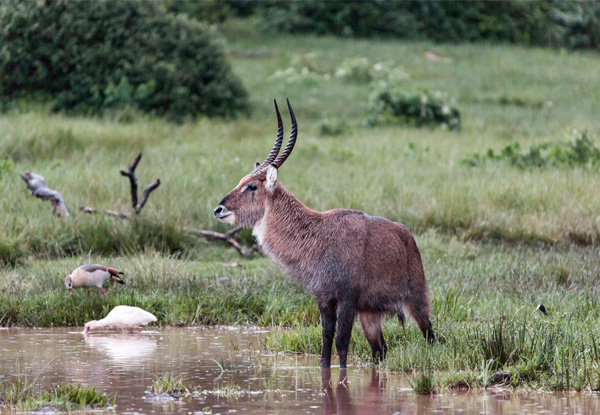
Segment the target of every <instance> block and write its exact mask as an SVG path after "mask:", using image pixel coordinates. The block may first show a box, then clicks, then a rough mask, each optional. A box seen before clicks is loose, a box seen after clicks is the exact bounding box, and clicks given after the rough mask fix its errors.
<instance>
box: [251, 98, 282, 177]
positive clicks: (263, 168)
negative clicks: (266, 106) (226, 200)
mask: <svg viewBox="0 0 600 415" xmlns="http://www.w3.org/2000/svg"><path fill="white" fill-rule="evenodd" d="M273 102H274V103H275V112H276V113H277V138H276V139H275V144H274V145H273V149H272V150H271V152H270V153H269V155H268V156H267V158H266V159H265V161H263V162H262V163H261V164H260V165H258V166H256V168H255V169H254V172H253V174H254V175H257V174H260V173H262V172H265V171H266V170H267V167H269V164H271V163H272V162H273V160H275V157H277V154H279V150H280V149H281V144H283V121H282V119H281V113H280V112H279V107H278V106H277V100H275V99H274V100H273Z"/></svg>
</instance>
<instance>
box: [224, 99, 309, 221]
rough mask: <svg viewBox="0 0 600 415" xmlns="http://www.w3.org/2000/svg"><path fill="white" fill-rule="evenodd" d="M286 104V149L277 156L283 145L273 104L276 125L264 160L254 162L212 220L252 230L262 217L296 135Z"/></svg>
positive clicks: (278, 114) (288, 102) (296, 131)
mask: <svg viewBox="0 0 600 415" xmlns="http://www.w3.org/2000/svg"><path fill="white" fill-rule="evenodd" d="M287 104H288V108H289V110H290V116H291V118H292V132H291V134H290V139H289V141H288V143H287V146H286V147H285V149H284V150H283V152H282V153H281V154H279V150H280V149H281V144H282V142H283V122H282V121H281V114H280V113H279V108H278V107H277V101H275V112H276V113H277V124H278V128H277V139H276V140H275V145H274V146H273V149H272V150H271V153H269V155H268V157H267V158H266V159H265V161H263V162H262V163H261V164H259V163H256V167H255V168H254V170H253V171H252V172H251V173H250V174H248V175H246V176H244V177H243V178H242V180H240V182H239V183H238V185H237V186H236V187H235V188H234V189H233V190H232V191H231V192H229V193H228V194H227V196H225V197H224V198H223V200H221V203H219V205H218V206H217V207H216V208H215V211H214V214H215V218H217V219H218V220H220V221H221V222H225V223H230V224H232V225H241V226H243V227H246V228H252V227H254V226H255V225H256V224H257V222H259V221H260V220H261V219H262V218H263V217H264V215H265V212H266V209H267V206H268V205H269V202H270V200H271V198H272V197H273V194H274V193H275V190H276V189H277V169H278V168H279V167H281V165H282V164H283V162H284V161H285V160H286V159H287V158H288V156H289V155H290V153H291V152H292V149H293V148H294V144H295V143H296V137H297V135H298V126H297V125H296V116H295V115H294V111H293V110H292V106H291V105H290V101H289V100H287ZM278 154H279V156H278Z"/></svg>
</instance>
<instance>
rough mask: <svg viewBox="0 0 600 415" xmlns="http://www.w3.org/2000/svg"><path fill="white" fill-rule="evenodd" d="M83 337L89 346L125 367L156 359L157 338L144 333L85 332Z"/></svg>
mask: <svg viewBox="0 0 600 415" xmlns="http://www.w3.org/2000/svg"><path fill="white" fill-rule="evenodd" d="M82 337H83V338H84V341H85V346H86V347H87V348H89V349H93V350H94V351H95V352H97V353H98V354H103V355H105V356H106V357H108V358H109V359H111V360H112V361H113V362H115V363H117V364H120V365H121V366H125V367H128V366H138V365H140V364H143V362H144V361H145V360H150V359H154V353H155V352H156V349H157V344H156V339H155V338H152V337H148V336H147V335H145V334H143V333H135V334H134V333H116V334H112V333H111V334H103V333H93V334H88V333H85V334H82ZM98 358H103V356H98Z"/></svg>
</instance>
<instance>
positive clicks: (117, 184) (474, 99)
mask: <svg viewBox="0 0 600 415" xmlns="http://www.w3.org/2000/svg"><path fill="white" fill-rule="evenodd" d="M223 32H224V34H225V38H226V42H227V43H226V44H227V49H228V54H229V56H230V59H231V62H232V66H233V69H234V71H235V72H236V73H237V74H238V75H239V76H240V77H241V78H242V80H243V82H244V84H245V85H246V87H247V88H248V90H249V93H250V100H251V103H252V107H253V113H252V116H251V117H250V118H244V119H238V120H209V119H199V120H194V121H192V120H190V121H188V122H185V123H183V124H180V125H177V124H170V123H167V122H165V121H163V120H159V119H154V118H152V117H147V116H141V115H139V114H136V113H134V112H132V111H129V110H125V111H123V112H122V113H118V114H114V115H113V116H112V117H111V116H107V117H106V118H104V119H89V118H81V117H69V116H65V115H57V114H50V113H48V111H46V110H45V109H44V107H43V106H42V105H37V104H32V103H20V105H18V106H15V108H14V109H13V110H11V111H9V112H7V113H4V114H0V194H2V197H0V211H1V212H2V213H3V215H2V217H1V218H0V234H1V235H2V237H1V238H0V265H1V268H0V277H1V278H0V295H1V300H0V325H4V326H7V325H20V326H52V325H54V326H63V325H69V326H70V325H73V326H81V325H83V323H84V322H85V321H87V320H89V319H92V318H98V317H100V316H102V315H103V314H104V313H106V312H107V311H108V310H109V309H110V308H112V307H113V306H115V305H117V304H129V305H138V306H142V307H144V308H145V309H148V310H149V311H152V312H154V313H155V314H156V315H157V317H158V319H159V322H160V323H161V324H244V323H252V324H261V325H275V326H285V327H292V330H287V329H285V330H284V329H281V330H278V331H277V332H276V333H275V334H274V335H273V336H272V338H271V339H270V341H269V342H268V345H267V347H270V348H272V349H274V350H286V351H294V352H311V353H316V352H317V351H318V349H319V348H320V328H319V326H318V322H319V316H318V311H317V309H316V306H315V304H314V302H313V300H312V298H311V297H310V296H309V295H308V294H307V293H306V292H305V291H304V290H303V289H302V287H300V286H299V285H298V284H296V283H295V282H294V281H293V280H292V279H291V278H290V277H289V276H287V275H285V274H284V273H283V272H281V271H280V270H278V269H277V268H276V267H275V266H274V265H273V264H272V263H271V262H270V261H269V260H268V259H266V258H260V257H258V256H256V255H255V257H254V258H252V259H250V260H246V259H242V258H241V257H239V256H238V254H237V253H236V252H235V251H234V250H233V249H231V248H229V247H228V246H226V245H224V244H221V243H219V242H209V241H206V240H203V239H198V238H196V237H195V236H192V235H190V234H189V233H187V232H186V231H185V230H184V228H192V229H211V230H218V231H225V230H227V229H228V227H227V226H226V225H224V224H220V223H218V222H217V221H216V220H215V219H214V218H213V215H212V210H213V209H214V207H215V206H216V205H217V203H218V202H219V201H220V200H221V198H222V197H223V196H224V195H225V194H226V193H227V192H228V191H229V190H230V189H231V188H233V187H234V186H235V185H236V184H237V182H238V180H239V179H240V178H241V177H242V176H243V175H245V174H246V173H248V172H249V171H250V169H251V168H252V166H253V163H254V162H255V161H262V160H263V159H264V157H265V156H266V155H267V153H268V151H269V150H270V148H271V145H272V143H273V140H274V136H275V131H276V120H275V115H274V111H273V107H272V105H273V104H272V100H273V98H277V99H278V101H279V102H280V103H282V102H284V99H285V97H289V99H290V101H291V103H292V105H293V107H294V110H295V112H296V116H297V118H298V124H299V138H298V143H297V146H296V148H295V150H294V153H293V155H292V156H291V157H290V159H289V160H288V161H287V162H286V164H285V166H284V167H283V168H282V169H281V172H280V180H281V181H282V183H284V184H285V186H286V187H287V188H288V190H290V191H291V192H292V193H294V194H295V195H296V196H297V197H298V198H299V199H300V200H301V201H302V202H303V203H305V204H306V205H308V206H310V207H312V208H315V209H319V210H326V209H330V208H334V207H347V208H355V209H360V210H363V211H365V212H367V213H369V214H373V215H379V216H385V217H388V218H390V219H393V220H396V221H400V222H403V223H404V224H406V225H407V226H408V227H409V228H410V229H411V230H412V231H413V233H414V234H415V235H416V238H417V242H418V244H419V247H420V249H421V253H422V256H423V261H424V266H425V271H426V274H427V278H428V282H429V286H430V289H431V291H432V301H433V310H434V318H433V322H434V328H435V330H436V332H437V333H438V334H439V337H440V341H439V342H437V343H436V344H435V345H433V349H430V348H427V347H426V346H425V343H424V342H423V340H422V339H421V338H419V336H420V334H418V333H417V330H416V328H415V327H414V325H410V326H409V327H408V328H407V330H406V332H403V331H402V329H401V328H400V327H399V326H398V324H397V323H396V322H394V321H389V322H387V323H386V326H385V330H386V331H385V335H386V338H387V339H388V340H389V341H388V343H389V344H390V345H391V352H390V355H389V357H388V359H387V361H386V362H385V364H384V368H385V369H387V370H408V371H411V370H416V371H419V372H421V373H431V376H433V377H434V378H435V380H436V382H437V383H436V384H438V385H454V386H461V385H462V386H464V385H465V384H468V385H473V386H485V385H488V384H489V383H490V379H491V375H492V374H493V373H494V372H497V371H504V372H507V373H510V382H512V383H513V384H515V385H529V386H531V387H544V388H547V389H598V388H600V355H599V352H598V351H597V343H598V341H599V339H600V333H599V332H598V331H599V328H598V325H597V324H596V322H597V321H598V317H599V313H600V308H599V307H598V303H597V301H598V298H599V293H598V288H597V287H598V281H599V275H600V269H599V268H600V264H599V261H598V258H599V254H600V214H599V212H600V194H599V193H598V192H597V191H596V189H598V187H599V184H600V179H599V175H598V168H597V167H593V166H587V165H582V166H550V167H545V168H525V169H523V168H518V167H514V166H512V165H510V164H509V163H505V162H502V161H495V162H488V163H484V164H482V165H479V166H475V167H470V166H468V165H467V164H466V163H464V160H465V159H467V158H469V157H470V156H471V155H472V154H474V153H479V154H485V153H486V152H487V151H488V150H489V149H492V150H494V151H495V152H499V151H500V150H501V149H502V148H504V147H505V146H506V145H508V144H511V143H514V142H518V143H520V145H521V147H522V148H524V149H527V148H529V146H531V145H536V144H539V143H542V142H555V141H565V140H567V139H569V138H570V137H572V130H573V129H576V130H578V131H587V133H588V136H589V137H590V138H591V139H592V140H593V142H594V143H598V140H599V137H600V118H598V111H597V103H598V100H599V98H600V71H598V70H597V69H598V66H599V64H600V56H598V55H596V54H587V53H573V52H565V51H553V50H544V49H524V48H518V47H513V46H493V45H458V46H456V45H439V44H430V43H404V42H397V41H383V40H368V41H367V40H364V41H361V40H355V39H336V38H330V37H323V38H317V37H310V36H294V37H292V36H286V35H265V34H258V33H254V31H253V30H252V28H251V27H250V26H249V25H248V24H247V23H246V22H243V21H231V22H228V23H227V25H226V26H225V27H223ZM426 52H434V53H435V54H437V55H440V56H444V57H449V58H451V60H452V61H451V63H441V62H432V61H429V60H427V59H426V58H425V53H426ZM356 57H365V58H368V59H370V61H371V62H373V63H376V62H385V61H392V62H393V64H394V65H395V66H396V67H397V68H398V69H399V70H401V71H402V72H404V73H406V74H407V75H408V77H407V78H405V79H403V80H402V81H401V82H402V84H403V85H405V86H406V88H407V89H408V90H411V91H412V90H418V89H423V88H426V89H430V90H439V91H443V92H445V93H448V94H449V95H450V96H452V97H454V98H455V99H456V105H457V106H458V108H460V110H461V116H462V128H461V130H460V131H459V132H454V131H452V132H450V131H447V130H445V129H443V128H438V129H416V128H411V127H407V126H401V125H393V126H379V127H376V128H369V127H367V126H366V123H365V120H366V119H367V117H368V116H369V108H370V96H371V95H372V93H373V90H374V87H373V85H372V84H370V83H360V82H352V81H348V80H342V79H338V78H336V77H335V72H336V70H337V69H338V68H339V66H340V65H341V63H342V62H343V60H344V59H346V58H356ZM289 68H291V69H290V70H288V69H289ZM302 68H307V69H306V70H305V71H304V74H303V72H302ZM284 70H288V71H287V72H286V73H287V75H286V74H284V75H282V74H281V73H279V74H278V73H277V72H278V71H284ZM284 118H285V120H286V121H285V125H286V131H289V120H288V116H287V114H286V113H284ZM326 123H336V124H339V125H342V126H343V128H342V130H343V131H342V134H340V135H335V136H329V135H326V136H324V135H322V134H321V133H320V131H321V128H322V126H323V125H324V124H326ZM596 145H597V144H596ZM138 152H142V153H143V158H142V161H141V162H140V164H139V166H138V168H137V170H136V174H137V176H138V180H139V185H140V188H143V187H144V186H146V185H147V184H149V183H151V182H152V181H154V180H155V179H156V178H160V179H161V181H162V185H161V186H160V187H159V188H158V189H157V190H156V191H155V192H154V193H153V194H152V195H151V197H150V200H149V202H148V204H147V206H146V207H145V208H144V210H143V211H142V214H141V217H140V218H138V219H137V220H133V221H126V220H121V219H116V218H113V217H109V216H106V215H102V214H96V215H86V214H83V213H81V212H79V211H78V206H84V205H85V206H92V207H95V208H99V209H116V210H120V211H127V210H128V209H129V204H130V199H129V183H128V182H127V181H126V180H125V179H124V178H123V177H122V176H121V175H120V174H119V169H122V168H126V167H127V164H128V163H130V162H131V161H132V160H133V159H134V157H135V156H136V155H137V153H138ZM25 170H30V171H33V172H35V173H38V174H41V175H42V176H44V177H45V178H46V180H47V183H48V185H49V187H50V188H53V189H57V190H59V191H60V192H61V193H62V194H63V196H64V198H65V201H66V204H67V207H68V208H69V210H70V212H71V215H72V217H71V219H69V220H65V219H60V218H57V217H55V216H53V214H52V213H51V210H50V206H49V203H47V202H42V201H40V200H39V199H35V198H33V197H32V196H31V195H29V193H28V192H27V190H26V188H25V184H24V182H23V181H22V180H21V179H20V177H19V173H22V172H23V171H25ZM241 239H242V240H243V241H244V242H245V243H251V242H252V238H251V236H250V233H249V232H245V233H244V234H242V235H241ZM92 262H100V263H105V264H107V265H112V266H115V267H117V268H121V269H123V270H124V271H125V273H126V274H125V277H124V278H125V280H126V285H124V286H121V285H120V286H115V287H111V288H110V289H109V291H108V294H107V297H106V298H101V297H100V296H99V294H98V293H95V292H94V293H92V296H90V297H88V296H87V295H86V294H85V292H84V291H79V292H77V291H76V293H75V295H74V296H69V294H68V292H67V290H66V289H65V288H64V285H63V280H64V276H65V275H67V274H69V273H70V272H71V270H72V269H73V268H75V267H76V266H78V265H80V264H83V263H92ZM234 262H237V263H239V265H241V266H232V263H234ZM539 303H543V304H544V305H545V306H546V308H547V309H548V316H543V315H542V314H541V313H540V312H538V311H536V306H537V305H538V304H539ZM352 347H353V349H352V350H353V353H352V355H351V360H352V361H353V362H354V363H362V362H366V361H368V354H369V353H368V351H367V349H368V347H367V344H366V341H365V340H364V338H363V336H362V333H360V329H358V327H357V329H356V330H355V332H354V341H353V346H352Z"/></svg>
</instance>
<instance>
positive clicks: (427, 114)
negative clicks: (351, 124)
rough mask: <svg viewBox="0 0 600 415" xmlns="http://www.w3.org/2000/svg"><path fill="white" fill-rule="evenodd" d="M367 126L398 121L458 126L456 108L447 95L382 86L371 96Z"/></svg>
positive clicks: (421, 125) (424, 124) (425, 124)
mask: <svg viewBox="0 0 600 415" xmlns="http://www.w3.org/2000/svg"><path fill="white" fill-rule="evenodd" d="M371 100H372V104H371V108H372V113H371V115H370V116H369V118H368V119H367V123H368V124H369V125H371V126H374V125H377V124H388V123H400V124H408V125H414V126H417V127H423V126H436V125H439V126H443V127H447V128H449V129H450V130H458V129H460V111H459V110H458V108H456V107H455V106H453V105H452V104H451V102H450V100H449V98H448V96H447V95H446V94H444V93H442V92H439V91H422V92H409V91H406V90H404V89H402V88H400V87H397V86H396V87H389V86H387V85H383V87H381V88H380V89H379V90H377V91H375V93H374V94H373V97H372V98H371Z"/></svg>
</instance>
